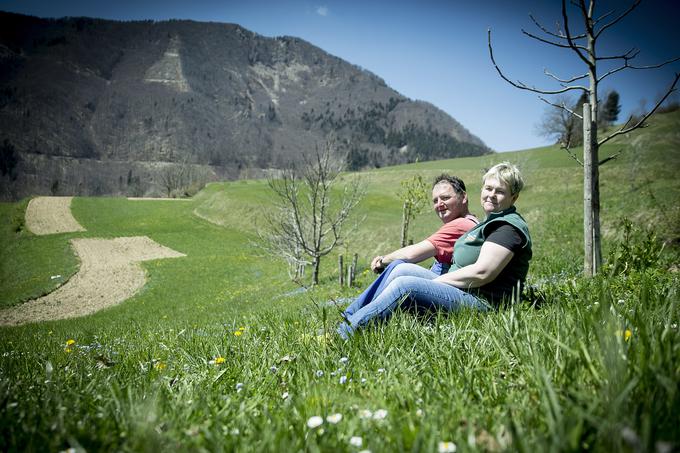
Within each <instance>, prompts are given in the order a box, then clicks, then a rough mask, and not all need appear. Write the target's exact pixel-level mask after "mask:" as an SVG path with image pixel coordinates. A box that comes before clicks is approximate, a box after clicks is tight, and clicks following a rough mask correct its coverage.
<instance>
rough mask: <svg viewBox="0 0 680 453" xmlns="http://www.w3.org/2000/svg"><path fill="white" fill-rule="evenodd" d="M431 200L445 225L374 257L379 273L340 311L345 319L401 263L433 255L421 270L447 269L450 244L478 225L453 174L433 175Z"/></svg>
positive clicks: (462, 186) (376, 291)
mask: <svg viewBox="0 0 680 453" xmlns="http://www.w3.org/2000/svg"><path fill="white" fill-rule="evenodd" d="M432 204H433V207H434V211H435V213H436V214H437V216H438V217H439V218H440V219H441V221H442V222H443V223H444V225H442V227H441V228H439V230H437V231H436V232H435V233H434V234H433V235H431V236H430V237H428V238H427V239H425V240H423V241H421V242H418V243H417V244H413V245H408V246H406V247H402V248H400V249H398V250H395V251H393V252H391V253H388V254H387V255H379V256H376V257H375V258H373V260H372V261H371V269H372V270H373V272H375V273H378V274H381V275H380V276H379V277H378V278H377V279H376V280H375V281H374V282H373V283H371V285H370V286H369V287H368V288H366V290H365V291H364V292H363V293H361V294H360V295H359V297H357V298H356V299H355V300H354V302H352V304H350V306H349V307H347V309H346V310H345V312H344V313H343V316H344V317H345V319H347V318H348V317H349V316H352V315H353V314H354V313H355V312H356V311H357V310H359V309H361V308H362V307H363V306H365V305H366V304H368V303H369V302H371V301H372V300H373V299H374V298H375V297H376V296H378V295H379V294H380V293H381V291H382V290H383V289H384V288H385V286H387V284H388V283H389V282H390V278H389V274H391V272H392V270H393V269H394V268H395V267H396V266H398V265H399V264H400V263H403V262H407V263H419V262H421V261H424V260H426V259H428V258H432V257H434V259H435V263H434V264H433V265H432V267H431V268H430V270H429V271H428V270H427V269H422V271H423V272H432V273H434V274H436V275H435V276H438V275H443V274H445V273H446V272H448V270H449V267H451V260H452V258H453V245H454V244H455V243H456V240H457V239H458V238H459V237H461V236H462V235H463V234H464V233H466V232H467V231H468V230H470V229H472V228H473V227H474V226H475V225H477V223H478V220H477V218H476V217H475V216H474V215H472V214H470V212H469V211H468V199H467V193H466V191H465V183H464V182H463V181H462V180H461V179H460V178H457V177H455V176H449V175H447V174H442V175H439V176H437V177H436V178H435V179H434V184H433V186H432Z"/></svg>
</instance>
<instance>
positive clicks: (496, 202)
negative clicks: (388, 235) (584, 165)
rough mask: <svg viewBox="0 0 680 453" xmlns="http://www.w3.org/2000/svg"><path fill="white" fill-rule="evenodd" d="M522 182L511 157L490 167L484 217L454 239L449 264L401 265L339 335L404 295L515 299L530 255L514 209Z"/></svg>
mask: <svg viewBox="0 0 680 453" xmlns="http://www.w3.org/2000/svg"><path fill="white" fill-rule="evenodd" d="M523 187H524V181H523V179H522V175H521V174H520V172H519V170H518V169H517V167H515V166H514V165H512V164H510V163H507V162H504V163H501V164H498V165H496V166H494V167H493V168H491V169H490V170H489V171H488V172H486V174H485V175H484V177H483V178H482V191H481V203H482V209H483V210H484V212H485V213H486V219H485V220H484V221H483V222H482V223H480V224H478V225H477V226H476V227H474V228H473V229H471V230H470V231H469V232H468V233H467V234H465V235H463V236H462V237H461V238H460V240H458V241H456V245H455V246H454V249H453V260H454V263H453V266H452V267H451V270H450V271H449V272H448V273H446V274H443V275H441V276H438V277H437V276H433V275H431V274H427V273H426V272H423V271H425V270H424V269H422V268H421V267H420V266H417V265H414V264H408V263H404V264H401V265H399V266H398V267H397V268H395V269H394V271H393V272H392V274H391V275H390V276H389V279H390V281H389V282H386V283H388V284H387V286H386V287H385V289H384V291H383V292H382V293H381V294H380V295H379V296H377V297H376V298H375V299H374V300H372V301H371V302H370V303H368V304H367V305H365V306H363V307H362V308H361V309H360V310H357V311H356V312H355V313H353V314H352V315H351V316H347V317H346V318H345V322H344V323H342V324H341V325H340V326H339V328H338V333H339V334H340V336H342V337H343V338H348V337H349V336H351V335H352V333H353V332H354V331H355V330H356V329H358V328H361V327H364V326H366V325H367V324H368V323H369V322H371V321H373V320H380V319H387V318H388V317H389V316H390V315H391V314H392V312H393V311H394V310H395V309H396V308H397V306H398V305H399V303H400V301H402V300H403V301H404V302H405V303H406V304H407V305H409V306H416V307H420V308H428V309H429V308H435V309H443V310H447V311H453V310H458V309H460V308H464V307H469V308H475V309H478V310H487V309H488V308H489V307H490V306H498V305H500V304H501V303H503V302H504V301H510V300H512V299H513V298H515V299H516V298H517V296H518V294H519V293H520V292H521V290H522V285H523V284H524V281H525V279H526V275H527V272H528V270H529V261H530V260H531V256H532V252H531V236H530V235H529V229H528V227H527V224H526V222H525V221H524V219H523V218H522V216H520V215H519V214H518V213H517V212H516V209H515V202H516V201H517V198H518V197H519V193H520V191H521V190H522V188H523Z"/></svg>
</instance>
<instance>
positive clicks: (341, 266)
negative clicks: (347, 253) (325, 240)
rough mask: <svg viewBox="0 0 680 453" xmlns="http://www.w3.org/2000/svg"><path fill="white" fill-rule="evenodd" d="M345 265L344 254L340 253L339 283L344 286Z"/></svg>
mask: <svg viewBox="0 0 680 453" xmlns="http://www.w3.org/2000/svg"><path fill="white" fill-rule="evenodd" d="M344 271H345V266H344V265H343V264H342V255H338V273H339V276H338V283H340V286H342V285H343V284H344V283H345V279H344Z"/></svg>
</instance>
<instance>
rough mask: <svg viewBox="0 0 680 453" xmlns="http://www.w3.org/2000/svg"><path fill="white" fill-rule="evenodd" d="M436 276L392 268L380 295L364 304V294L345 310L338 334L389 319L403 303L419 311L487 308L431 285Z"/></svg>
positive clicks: (451, 290)
mask: <svg viewBox="0 0 680 453" xmlns="http://www.w3.org/2000/svg"><path fill="white" fill-rule="evenodd" d="M392 264H394V263H391V264H390V266H391V265H392ZM388 268H389V266H388ZM436 277H438V275H437V274H435V273H433V272H431V271H428V270H427V269H423V268H422V267H420V266H418V265H416V264H410V263H401V264H399V265H398V266H394V267H393V268H392V269H391V272H390V274H389V275H387V276H386V277H384V279H383V280H382V281H381V284H382V285H383V287H384V289H383V290H382V292H380V293H377V291H376V294H374V295H373V296H374V297H373V298H372V300H369V301H368V302H366V300H365V299H364V300H362V297H361V296H363V295H364V294H365V293H366V291H365V292H364V294H362V295H361V296H359V298H357V300H355V301H354V303H352V304H351V305H350V306H349V307H348V308H347V310H345V313H344V316H345V322H343V323H341V324H340V326H339V327H338V334H340V336H341V337H342V338H344V339H347V338H349V337H350V336H351V335H352V334H353V333H354V331H355V330H357V329H358V328H361V327H364V326H366V325H367V324H369V322H371V321H373V320H376V321H377V320H385V319H388V318H389V317H390V316H391V315H392V313H393V312H394V310H395V309H396V308H397V306H398V305H399V302H400V301H402V300H403V301H404V303H406V304H407V305H408V306H411V307H416V308H419V309H441V310H446V311H455V310H459V309H461V308H466V307H467V308H474V309H477V310H482V311H485V310H487V309H488V308H489V305H488V304H487V303H486V302H485V301H483V300H481V299H478V298H477V297H475V296H473V295H472V294H469V293H467V292H465V291H463V290H461V289H458V288H456V287H455V286H451V285H447V284H446V283H440V282H433V281H432V280H434V279H435V278H436ZM367 291H368V290H367Z"/></svg>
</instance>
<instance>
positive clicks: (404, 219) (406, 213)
mask: <svg viewBox="0 0 680 453" xmlns="http://www.w3.org/2000/svg"><path fill="white" fill-rule="evenodd" d="M410 220H411V205H410V203H409V202H408V201H405V202H404V204H403V206H402V207H401V247H406V242H407V237H408V227H409V223H410Z"/></svg>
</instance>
